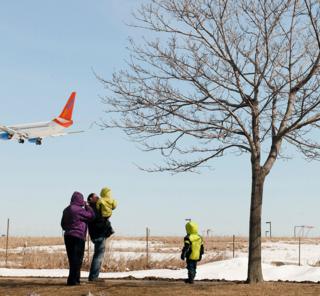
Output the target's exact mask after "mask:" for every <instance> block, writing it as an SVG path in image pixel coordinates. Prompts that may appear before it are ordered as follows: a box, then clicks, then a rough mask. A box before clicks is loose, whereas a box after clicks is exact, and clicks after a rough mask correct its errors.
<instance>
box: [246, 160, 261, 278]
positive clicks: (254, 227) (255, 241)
mask: <svg viewBox="0 0 320 296" xmlns="http://www.w3.org/2000/svg"><path fill="white" fill-rule="evenodd" d="M264 180H265V176H264V175H263V173H262V168H261V167H260V165H254V164H252V187H251V206H250V225H249V228H250V231H249V262H248V278H247V282H248V283H259V282H263V275H262V268H261V210H262V196H263V185H264Z"/></svg>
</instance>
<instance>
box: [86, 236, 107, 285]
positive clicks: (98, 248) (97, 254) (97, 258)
mask: <svg viewBox="0 0 320 296" xmlns="http://www.w3.org/2000/svg"><path fill="white" fill-rule="evenodd" d="M92 242H93V244H94V253H93V257H92V262H91V267H90V273H89V281H94V280H96V279H97V278H98V277H99V273H100V268H101V264H102V261H103V257H104V251H105V248H106V247H105V242H106V238H105V237H98V238H95V239H92Z"/></svg>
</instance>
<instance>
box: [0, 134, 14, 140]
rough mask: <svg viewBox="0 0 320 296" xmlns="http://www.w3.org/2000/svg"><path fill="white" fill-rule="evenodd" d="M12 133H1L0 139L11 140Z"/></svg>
mask: <svg viewBox="0 0 320 296" xmlns="http://www.w3.org/2000/svg"><path fill="white" fill-rule="evenodd" d="M11 139H12V135H11V134H9V133H0V140H11Z"/></svg>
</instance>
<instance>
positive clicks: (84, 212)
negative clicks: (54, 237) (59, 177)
mask: <svg viewBox="0 0 320 296" xmlns="http://www.w3.org/2000/svg"><path fill="white" fill-rule="evenodd" d="M83 206H85V202H84V200H83V195H82V194H81V193H80V192H77V191H76V192H74V193H73V194H72V197H71V201H70V205H69V206H68V207H66V208H65V209H64V211H63V215H62V219H61V227H62V229H63V230H64V231H65V233H64V235H65V236H75V237H78V238H80V239H83V240H86V234H87V223H88V221H90V220H91V219H93V217H94V211H93V210H92V208H91V207H90V206H85V208H83Z"/></svg>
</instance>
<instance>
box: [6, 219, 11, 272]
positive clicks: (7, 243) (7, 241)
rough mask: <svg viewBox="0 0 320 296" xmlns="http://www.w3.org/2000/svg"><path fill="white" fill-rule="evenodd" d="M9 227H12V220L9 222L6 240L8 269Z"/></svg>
mask: <svg viewBox="0 0 320 296" xmlns="http://www.w3.org/2000/svg"><path fill="white" fill-rule="evenodd" d="M9 227H10V220H9V218H8V220H7V239H6V267H8V247H9Z"/></svg>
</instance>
